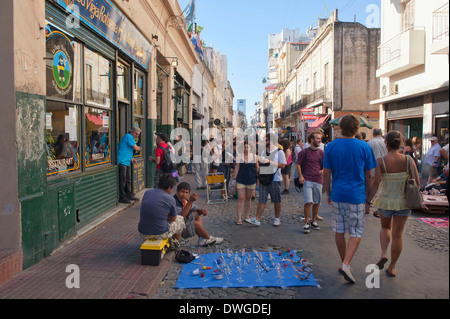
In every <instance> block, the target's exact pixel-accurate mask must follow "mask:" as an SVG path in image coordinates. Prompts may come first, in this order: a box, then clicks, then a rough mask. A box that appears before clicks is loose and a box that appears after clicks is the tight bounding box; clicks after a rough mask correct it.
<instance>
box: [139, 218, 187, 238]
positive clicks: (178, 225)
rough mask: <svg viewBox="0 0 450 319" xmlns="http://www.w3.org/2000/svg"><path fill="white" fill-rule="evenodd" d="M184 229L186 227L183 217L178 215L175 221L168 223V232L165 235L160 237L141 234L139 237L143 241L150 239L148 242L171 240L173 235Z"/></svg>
mask: <svg viewBox="0 0 450 319" xmlns="http://www.w3.org/2000/svg"><path fill="white" fill-rule="evenodd" d="M185 227H186V225H185V223H184V218H183V216H180V215H178V216H177V218H176V219H175V221H173V222H169V230H168V231H167V232H166V233H164V234H162V235H144V234H141V236H142V237H143V238H144V239H150V240H160V239H167V238H172V237H173V235H176V234H179V233H181V232H182V231H183V230H184V228H185Z"/></svg>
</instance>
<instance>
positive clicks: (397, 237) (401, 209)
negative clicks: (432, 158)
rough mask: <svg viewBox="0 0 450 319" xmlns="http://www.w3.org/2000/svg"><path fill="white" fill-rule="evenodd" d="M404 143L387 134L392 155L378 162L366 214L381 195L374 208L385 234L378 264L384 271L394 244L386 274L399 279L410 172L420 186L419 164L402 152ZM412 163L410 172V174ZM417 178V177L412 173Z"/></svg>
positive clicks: (399, 135)
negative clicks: (398, 263) (406, 189)
mask: <svg viewBox="0 0 450 319" xmlns="http://www.w3.org/2000/svg"><path fill="white" fill-rule="evenodd" d="M401 143H402V135H401V134H400V132H398V131H391V132H389V133H388V134H387V135H386V139H385V144H386V147H387V149H388V155H386V156H385V157H381V158H379V159H377V164H378V167H377V168H376V169H375V177H374V180H373V183H372V186H371V189H370V192H369V194H368V196H367V200H368V203H367V205H366V211H367V210H368V209H369V207H370V202H371V201H372V199H373V198H374V196H375V194H376V193H377V192H378V196H377V198H376V199H375V202H374V206H375V207H377V208H378V211H379V212H380V214H381V216H380V221H381V231H380V245H381V258H380V260H379V261H378V263H377V265H378V267H379V269H383V268H384V265H385V264H386V263H387V262H388V260H389V259H388V253H387V250H388V246H389V243H390V242H391V239H392V245H391V263H390V264H389V266H388V268H387V269H386V274H387V275H388V276H390V277H395V276H396V275H397V271H396V269H395V265H396V263H397V261H398V259H399V257H400V254H401V252H402V248H403V238H402V236H403V229H404V227H405V224H406V221H407V219H408V217H409V216H410V215H411V210H410V209H409V208H408V205H407V203H406V194H405V183H406V179H407V178H408V176H409V174H410V173H411V172H410V171H412V170H414V171H415V176H416V183H417V185H418V186H419V187H420V180H419V178H418V176H419V173H418V172H417V167H416V164H415V162H414V161H413V160H412V159H411V157H410V156H409V155H406V156H405V155H402V154H401V153H400V151H399V149H400V145H401ZM407 161H408V162H409V168H410V169H409V170H408V171H407V167H408V163H407ZM412 175H413V174H412Z"/></svg>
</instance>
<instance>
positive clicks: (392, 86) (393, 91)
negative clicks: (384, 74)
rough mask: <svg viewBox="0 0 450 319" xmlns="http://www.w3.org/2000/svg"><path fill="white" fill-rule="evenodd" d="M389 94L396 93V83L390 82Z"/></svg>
mask: <svg viewBox="0 0 450 319" xmlns="http://www.w3.org/2000/svg"><path fill="white" fill-rule="evenodd" d="M390 93H391V95H395V94H398V84H395V83H394V84H391V90H390Z"/></svg>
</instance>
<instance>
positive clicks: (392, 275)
mask: <svg viewBox="0 0 450 319" xmlns="http://www.w3.org/2000/svg"><path fill="white" fill-rule="evenodd" d="M386 275H387V276H388V277H395V276H397V275H396V274H394V273H392V272H390V271H389V270H388V269H386Z"/></svg>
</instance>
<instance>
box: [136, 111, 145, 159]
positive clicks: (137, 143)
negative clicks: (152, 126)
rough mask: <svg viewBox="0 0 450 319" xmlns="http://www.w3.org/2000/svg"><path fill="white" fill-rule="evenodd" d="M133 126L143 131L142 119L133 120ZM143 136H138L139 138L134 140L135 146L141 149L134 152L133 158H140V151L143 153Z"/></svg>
mask: <svg viewBox="0 0 450 319" xmlns="http://www.w3.org/2000/svg"><path fill="white" fill-rule="evenodd" d="M134 126H136V127H139V128H140V129H141V130H142V131H144V129H143V128H144V119H143V118H135V119H134ZM143 135H144V134H142V133H141V134H140V135H139V138H138V139H137V140H136V145H137V146H139V147H140V148H141V151H140V152H136V151H134V156H135V157H142V153H143V152H142V151H143V146H144V145H143V143H142V138H143Z"/></svg>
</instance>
